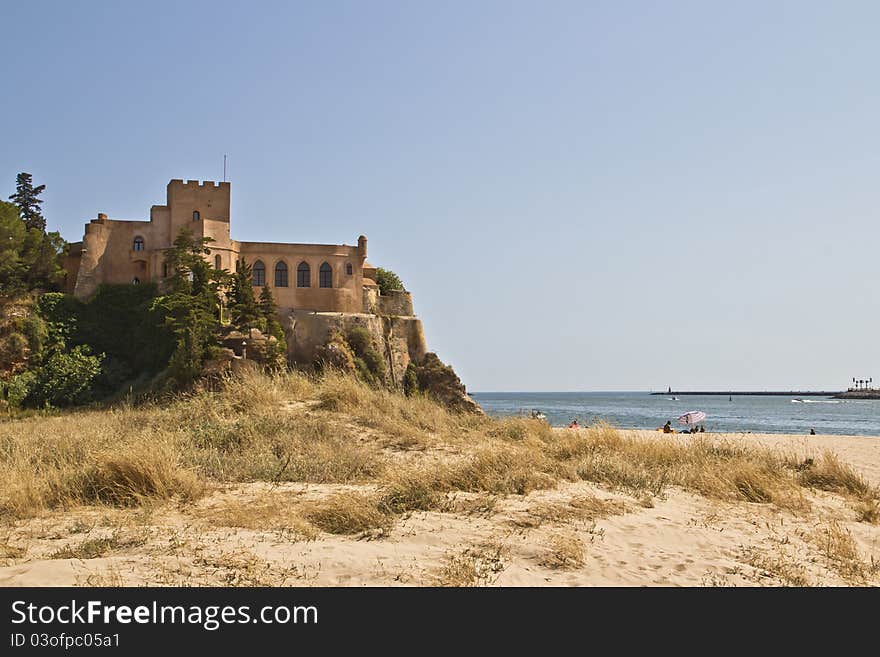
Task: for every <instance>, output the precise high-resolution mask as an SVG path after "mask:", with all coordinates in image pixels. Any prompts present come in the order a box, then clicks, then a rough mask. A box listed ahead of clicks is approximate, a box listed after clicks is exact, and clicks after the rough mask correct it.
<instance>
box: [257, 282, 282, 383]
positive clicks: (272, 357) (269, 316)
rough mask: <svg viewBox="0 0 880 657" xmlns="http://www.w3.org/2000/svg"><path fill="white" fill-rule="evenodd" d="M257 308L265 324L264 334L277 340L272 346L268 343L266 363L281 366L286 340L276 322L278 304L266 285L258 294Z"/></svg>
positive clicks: (278, 323) (279, 325)
mask: <svg viewBox="0 0 880 657" xmlns="http://www.w3.org/2000/svg"><path fill="white" fill-rule="evenodd" d="M259 308H260V314H261V315H262V316H263V320H264V321H265V322H266V324H265V326H266V333H267V334H268V335H271V336H274V337H275V339H276V340H277V342H275V343H274V344H272V343H270V349H271V352H270V353H268V354H266V356H267V362H269V363H274V364H276V365H279V366H281V365H283V364H284V363H286V362H287V338H286V336H285V335H284V327H282V326H281V322H279V321H278V304H276V303H275V298H274V297H273V296H272V290H271V289H270V288H269V284H268V283H267V284H266V285H264V286H263V289H262V291H261V292H260V305H259Z"/></svg>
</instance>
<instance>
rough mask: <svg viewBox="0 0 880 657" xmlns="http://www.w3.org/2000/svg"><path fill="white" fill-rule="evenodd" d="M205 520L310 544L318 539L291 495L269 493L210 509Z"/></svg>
mask: <svg viewBox="0 0 880 657" xmlns="http://www.w3.org/2000/svg"><path fill="white" fill-rule="evenodd" d="M202 517H203V518H204V519H205V520H206V521H207V522H208V523H209V524H210V525H212V526H219V527H241V528H243V529H253V530H257V531H276V532H283V533H284V534H285V535H286V536H287V537H288V538H298V539H303V540H309V541H311V540H315V539H316V538H317V536H318V530H317V529H316V528H315V527H314V526H313V525H312V524H311V523H309V522H308V521H307V520H306V519H305V518H303V517H302V515H301V513H300V511H299V509H298V508H297V505H296V502H295V500H294V499H293V496H290V495H279V494H273V493H269V494H267V495H263V496H261V497H260V498H259V499H254V500H247V501H240V502H239V501H234V502H230V503H227V504H225V505H223V506H221V507H219V508H212V509H209V510H207V511H206V512H204V513H203V515H202Z"/></svg>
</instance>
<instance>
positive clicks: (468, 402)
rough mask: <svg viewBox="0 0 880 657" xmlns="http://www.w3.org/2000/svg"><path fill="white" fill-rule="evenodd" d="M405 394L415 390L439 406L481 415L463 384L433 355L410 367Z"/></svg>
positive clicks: (478, 407)
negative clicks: (439, 404) (434, 400)
mask: <svg viewBox="0 0 880 657" xmlns="http://www.w3.org/2000/svg"><path fill="white" fill-rule="evenodd" d="M406 387H407V388H409V390H408V391H407V392H410V393H412V392H413V391H414V390H413V388H415V389H416V390H418V391H420V392H424V393H425V394H427V395H429V396H431V397H433V398H434V399H436V400H437V401H439V402H440V403H441V404H443V405H444V406H446V407H447V408H450V409H452V410H454V411H459V412H462V413H482V412H483V409H482V408H480V405H479V404H477V402H475V401H474V400H473V399H471V398H470V397H469V396H468V394H467V390H466V389H465V386H464V384H463V383H462V382H461V379H459V378H458V375H457V374H456V373H455V370H453V369H452V368H451V367H450V366H449V365H446V364H445V363H444V362H443V361H441V360H440V358H439V357H438V356H437V354H435V353H427V354H425V357H424V358H423V359H422V361H421V362H420V363H413V364H411V365H410V371H409V373H408V374H407V376H406Z"/></svg>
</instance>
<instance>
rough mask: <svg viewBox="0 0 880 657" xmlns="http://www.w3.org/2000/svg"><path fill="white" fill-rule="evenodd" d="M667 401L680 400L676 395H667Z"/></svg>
mask: <svg viewBox="0 0 880 657" xmlns="http://www.w3.org/2000/svg"><path fill="white" fill-rule="evenodd" d="M668 401H681V400H680V399H679V398H678V397H669V399H668Z"/></svg>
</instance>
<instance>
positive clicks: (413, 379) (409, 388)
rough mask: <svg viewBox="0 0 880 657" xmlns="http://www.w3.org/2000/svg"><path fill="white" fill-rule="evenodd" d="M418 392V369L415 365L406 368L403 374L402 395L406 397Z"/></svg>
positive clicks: (411, 364)
mask: <svg viewBox="0 0 880 657" xmlns="http://www.w3.org/2000/svg"><path fill="white" fill-rule="evenodd" d="M417 392H419V375H418V368H417V367H416V365H415V363H412V362H411V363H410V364H409V365H407V366H406V372H404V374H403V393H404V394H405V395H406V396H407V397H411V396H412V395H414V394H416V393H417Z"/></svg>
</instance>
